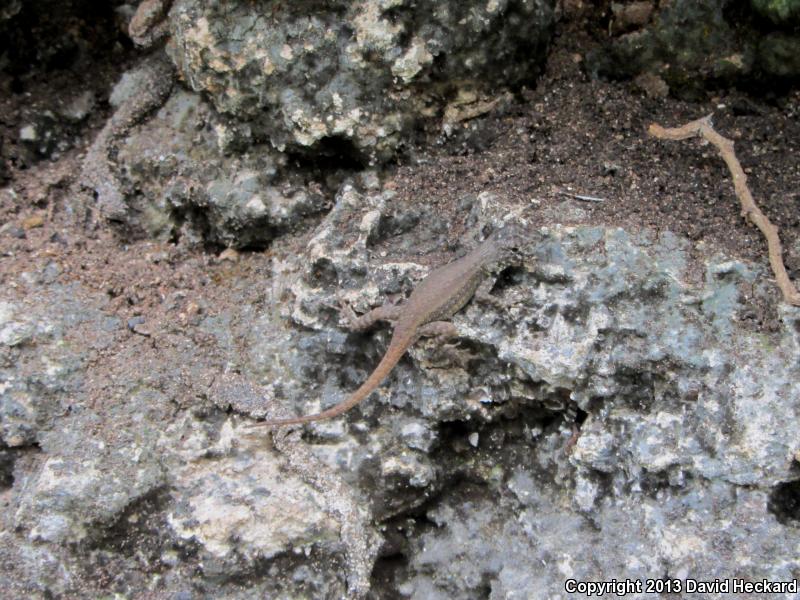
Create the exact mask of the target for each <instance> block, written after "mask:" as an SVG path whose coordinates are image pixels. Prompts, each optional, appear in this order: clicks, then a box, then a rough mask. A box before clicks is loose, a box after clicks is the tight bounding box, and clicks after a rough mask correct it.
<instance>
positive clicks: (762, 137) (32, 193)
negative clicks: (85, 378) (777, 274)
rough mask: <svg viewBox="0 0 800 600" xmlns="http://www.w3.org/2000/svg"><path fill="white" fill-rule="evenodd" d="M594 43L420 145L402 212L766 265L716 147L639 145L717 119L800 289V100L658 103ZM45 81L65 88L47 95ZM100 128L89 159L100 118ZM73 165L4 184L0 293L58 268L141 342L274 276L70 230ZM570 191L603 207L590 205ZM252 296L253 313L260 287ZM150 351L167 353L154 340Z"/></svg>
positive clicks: (69, 157)
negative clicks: (410, 208) (511, 214)
mask: <svg viewBox="0 0 800 600" xmlns="http://www.w3.org/2000/svg"><path fill="white" fill-rule="evenodd" d="M592 43H593V42H591V40H590V38H589V37H588V36H586V35H584V34H583V33H581V32H576V31H571V30H569V28H567V29H566V30H564V31H562V32H561V33H560V34H559V35H558V36H557V38H556V40H555V43H554V46H553V49H552V52H551V56H550V59H549V62H548V64H547V68H546V71H545V73H544V75H543V77H542V78H541V79H540V81H539V82H538V84H537V87H536V89H535V90H529V91H524V92H523V93H522V94H521V98H519V101H517V102H514V103H511V104H509V105H507V106H506V107H505V108H502V109H500V110H496V111H495V112H493V113H491V114H489V115H487V116H485V117H484V118H481V119H478V120H474V121H470V122H468V123H467V124H466V125H465V126H464V127H463V131H461V132H459V133H457V134H455V135H453V136H451V137H450V138H449V139H446V140H444V143H441V144H429V145H427V146H426V147H422V148H417V149H416V150H415V152H414V156H415V159H414V160H413V161H410V162H407V163H405V164H401V165H399V166H398V167H397V169H396V170H395V172H394V174H393V177H394V185H395V186H396V189H397V192H398V198H397V201H398V205H402V204H405V203H413V202H418V201H419V199H425V200H426V201H428V202H433V203H435V204H436V205H437V206H438V207H440V208H441V211H442V213H443V214H447V215H455V217H454V218H455V220H458V219H459V218H460V217H459V213H458V209H457V208H456V207H457V206H458V203H459V201H460V200H461V199H463V198H464V197H465V196H466V195H475V194H478V193H480V192H485V191H489V192H493V193H494V194H496V195H497V196H500V197H502V198H503V199H504V200H505V201H507V202H509V203H510V204H511V205H512V206H515V207H518V208H520V209H522V210H521V214H522V216H524V217H525V218H526V219H529V220H530V222H532V223H535V224H553V223H563V224H566V223H578V222H583V223H592V224H612V225H618V226H621V227H624V228H626V229H628V230H630V231H633V232H635V231H637V230H641V229H643V228H648V229H650V230H652V231H654V232H663V231H666V230H670V231H672V232H674V233H676V234H679V235H685V236H687V237H688V238H689V239H690V240H692V241H693V243H694V244H695V249H696V253H697V254H696V255H697V256H708V255H709V254H712V253H714V252H717V251H720V252H724V253H727V254H729V255H731V256H733V257H739V258H744V259H747V260H751V261H756V262H758V263H760V264H762V265H764V266H765V268H766V266H767V263H766V245H765V243H764V240H763V239H762V237H761V235H760V234H759V233H758V231H757V230H755V229H754V228H753V227H751V226H749V225H748V224H746V223H745V222H744V220H743V219H742V218H741V217H740V215H739V208H738V205H737V201H736V199H735V197H734V195H733V188H732V185H731V181H730V176H729V173H728V171H727V170H726V168H725V165H724V163H723V162H722V161H721V159H720V158H719V156H718V155H717V153H716V151H715V150H714V149H713V148H711V147H710V146H703V145H702V144H701V143H699V142H697V141H687V142H661V141H657V140H655V139H652V138H650V137H648V136H647V134H646V129H647V126H648V125H649V124H650V123H651V122H653V121H655V122H658V123H661V124H663V125H665V126H677V125H681V124H683V123H685V122H686V121H689V120H692V119H695V118H697V117H699V116H702V115H704V114H708V113H712V112H713V113H714V122H715V125H716V127H717V128H718V130H719V131H721V132H722V133H723V134H724V135H726V136H728V137H731V138H733V139H735V140H736V143H737V153H738V156H739V159H740V160H741V162H742V164H743V166H744V167H745V170H746V171H747V172H748V173H749V174H750V180H749V183H750V185H751V189H752V191H753V194H754V196H755V198H756V201H757V202H758V203H759V204H760V206H761V207H762V209H763V210H764V212H765V213H766V214H767V216H768V217H769V218H770V219H771V220H772V222H773V223H775V224H776V225H777V226H778V227H779V228H780V231H781V238H782V240H783V243H784V247H785V249H786V251H785V253H784V258H785V261H786V264H787V267H788V269H789V274H790V276H791V277H792V278H793V279H795V280H797V279H798V278H800V191H799V190H800V166H799V165H800V162H799V161H798V156H800V148H798V144H800V93H799V92H797V91H795V92H793V93H792V94H791V95H789V96H788V97H784V98H782V99H781V100H780V101H779V102H776V103H768V102H766V101H764V100H761V99H758V98H753V97H750V96H746V95H743V94H741V93H739V92H737V91H735V90H730V91H725V92H722V93H720V94H719V95H718V96H715V97H713V98H710V99H709V100H708V101H707V102H704V103H688V102H684V101H679V100H675V99H673V98H663V99H651V98H648V97H646V96H645V94H644V93H643V92H641V91H640V90H638V89H637V88H636V87H635V86H634V85H633V84H632V83H628V82H622V83H620V82H603V81H597V80H591V79H589V78H588V77H587V76H586V75H585V74H584V72H583V70H582V60H583V56H584V55H585V54H586V52H587V51H588V49H589V48H590V46H591V44H592ZM117 60H119V57H117ZM120 62H122V61H120ZM98 73H100V74H101V76H99V77H98V79H97V80H95V84H96V85H100V83H98V82H100V81H101V80H103V81H105V83H106V84H107V86H108V88H110V86H111V84H112V83H113V81H115V79H116V77H117V76H118V73H116V72H115V71H114V70H113V69H111V68H110V67H109V64H104V65H99V66H98ZM65 80H66V78H65V77H64V76H63V74H62V75H61V76H59V77H57V78H49V79H48V77H46V76H44V75H43V76H42V77H41V78H39V79H38V80H33V84H31V85H35V86H36V94H37V97H39V98H41V99H42V102H43V103H47V102H48V101H50V102H52V103H53V104H56V103H57V102H58V99H59V98H64V97H71V96H74V95H76V94H77V93H78V92H79V91H81V89H83V86H84V85H85V83H84V82H82V81H80V80H79V78H78V77H77V76H76V77H75V79H74V80H73V83H72V88H70V86H69V85H68V84H67V83H65ZM48 81H58V82H59V83H58V85H57V86H55V85H50V86H49V87H48V85H47V82H48ZM28 91H30V89H29V90H28ZM6 92H7V94H8V95H7V97H6V98H4V99H2V110H3V113H4V115H5V119H4V121H3V125H4V130H5V131H6V132H9V131H18V130H19V126H20V124H21V123H20V122H15V120H14V118H15V115H16V116H17V117H19V115H21V114H23V113H24V109H25V107H26V105H27V103H29V102H30V96H29V95H28V94H16V95H15V94H11V92H10V91H9V90H8V89H6ZM101 117H102V115H101ZM91 121H92V126H93V128H92V129H91V130H87V131H84V140H83V147H84V148H85V147H87V146H88V144H89V143H90V141H91V139H92V138H93V136H94V135H95V134H96V132H97V127H99V126H100V125H101V124H102V118H99V119H98V118H95V117H93V118H92V119H91ZM5 143H6V147H5V149H4V154H5V155H6V156H9V155H13V154H14V149H13V145H14V141H12V140H11V139H6V140H5ZM79 160H80V155H79V152H78V151H77V150H71V151H69V152H67V153H66V154H64V155H62V156H61V157H60V158H59V159H58V160H55V161H42V162H39V163H37V164H34V165H33V166H31V167H28V168H20V167H19V165H15V164H10V165H9V171H10V177H11V180H10V182H9V184H8V185H7V186H6V188H4V189H3V190H2V191H1V192H0V221H2V224H3V226H4V227H3V230H2V233H0V245H2V250H3V255H2V273H1V274H0V285H2V286H12V287H14V286H16V285H17V284H16V283H15V282H16V281H17V279H18V276H19V274H20V273H21V272H23V271H29V272H30V271H34V272H35V271H39V270H42V269H44V267H45V266H46V265H47V264H48V263H51V262H56V263H57V264H58V266H59V267H60V272H61V274H60V278H61V280H63V281H72V280H77V281H80V282H81V283H83V284H84V285H85V286H86V288H87V289H88V290H95V291H97V292H101V293H102V294H105V295H106V296H107V297H108V299H109V303H108V305H107V307H106V309H107V310H108V311H109V312H111V313H113V314H115V315H117V316H119V317H120V318H122V319H124V320H127V319H130V318H131V317H134V316H137V315H142V314H147V325H146V326H144V325H143V326H142V327H140V328H139V332H132V333H131V335H132V336H137V335H138V337H139V338H146V337H147V335H146V334H147V333H148V331H147V330H148V329H151V330H158V329H159V328H160V326H161V325H163V324H164V323H167V322H172V321H174V320H175V318H176V315H175V314H174V313H172V314H170V310H169V309H167V308H166V307H165V304H166V303H165V302H164V298H165V297H166V296H167V295H169V294H171V293H173V292H179V293H180V296H181V297H182V298H183V301H182V304H181V308H180V309H179V311H178V318H179V320H182V321H187V320H189V321H190V320H191V319H192V314H193V313H195V312H196V311H198V310H203V309H202V306H201V305H206V306H208V305H212V306H213V305H217V306H224V305H225V304H226V303H227V302H228V301H229V300H228V299H227V296H228V292H229V290H230V282H231V281H232V280H235V279H236V278H237V277H255V276H257V275H256V274H254V273H253V272H250V271H251V270H255V271H264V272H266V271H267V270H268V267H267V266H268V261H269V254H270V252H269V251H267V252H262V253H253V254H249V253H245V254H243V255H241V256H239V257H238V258H239V260H238V261H230V262H229V261H226V260H220V259H218V258H217V257H214V256H210V255H208V254H206V253H204V252H203V250H202V249H198V248H184V247H182V246H180V245H178V246H174V245H162V244H157V243H153V242H146V241H134V242H128V241H125V240H120V239H119V238H118V237H116V236H115V234H114V233H113V232H112V231H110V230H109V229H108V228H106V227H105V226H104V225H102V226H100V227H84V226H80V225H77V224H75V223H73V220H72V219H71V218H70V216H69V215H68V214H67V211H66V210H65V206H66V203H65V202H64V195H65V193H66V192H67V190H68V188H69V184H70V183H71V182H72V181H73V179H74V176H75V174H76V173H77V172H78V170H79V164H80V162H79ZM565 193H566V194H579V195H588V196H593V197H599V198H602V199H604V201H603V202H587V201H581V200H579V199H575V198H571V197H569V196H568V195H565ZM21 232H24V236H22V235H21ZM696 276H697V277H699V276H701V274H700V273H696ZM251 295H252V296H253V298H252V300H253V301H254V302H255V301H258V299H259V293H258V292H257V291H252V292H251ZM779 298H780V295H779V293H778V291H777V289H776V290H775V291H774V294H773V297H772V298H771V299H769V302H768V303H762V304H761V305H758V304H757V303H758V301H756V300H754V301H753V303H754V306H752V307H751V308H752V311H753V314H754V315H755V317H754V319H755V321H756V326H757V327H761V328H764V329H767V330H769V329H773V328H774V327H775V325H776V322H775V318H776V316H775V314H776V313H775V310H774V307H775V305H776V303H777V302H778V301H779ZM200 299H202V302H201V301H200ZM240 300H241V298H238V299H237V301H240ZM172 310H173V311H174V307H173V309H172ZM143 334H144V335H143ZM147 347H148V348H150V350H149V351H151V352H156V353H157V352H158V350H156V349H155V348H153V346H152V344H149V345H147ZM110 352H111V350H110Z"/></svg>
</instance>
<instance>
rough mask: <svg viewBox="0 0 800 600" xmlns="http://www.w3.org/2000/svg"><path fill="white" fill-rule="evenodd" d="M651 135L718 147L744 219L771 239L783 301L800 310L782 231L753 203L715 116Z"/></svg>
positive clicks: (657, 129) (656, 128)
mask: <svg viewBox="0 0 800 600" xmlns="http://www.w3.org/2000/svg"><path fill="white" fill-rule="evenodd" d="M648 133H649V134H650V135H652V136H654V137H657V138H658V139H661V140H685V139H687V138H690V137H695V136H699V137H702V138H704V139H705V140H706V141H708V142H709V143H711V144H713V145H714V146H716V148H717V150H719V153H720V154H721V155H722V158H723V160H724V161H725V164H727V165H728V169H729V170H730V172H731V175H732V176H733V188H734V191H735V192H736V197H737V198H738V199H739V203H740V204H741V207H742V216H743V217H744V218H745V219H747V220H748V221H750V222H751V223H752V224H753V225H755V226H756V227H758V228H759V230H761V233H763V234H764V237H765V238H766V239H767V251H768V254H769V264H770V266H771V267H772V272H773V273H774V274H775V280H776V282H777V283H778V287H779V288H780V290H781V292H782V293H783V299H784V300H785V301H786V302H788V303H789V304H794V305H795V306H800V292H798V291H797V288H795V287H794V285H793V284H792V281H791V280H790V279H789V275H788V274H787V273H786V267H785V266H784V264H783V256H782V253H783V250H782V249H781V240H780V237H779V236H778V228H777V227H776V226H775V225H773V224H772V223H770V221H769V219H767V217H766V216H765V215H764V213H763V212H761V209H759V208H758V206H757V205H756V203H755V201H754V200H753V196H752V195H751V194H750V190H749V189H748V187H747V176H746V175H745V174H744V171H743V170H742V165H741V164H739V160H738V159H737V158H736V154H735V153H734V151H733V142H732V141H731V140H729V139H728V138H726V137H723V136H722V135H720V134H719V133H717V132H716V131H715V130H714V127H713V126H712V125H711V115H708V116H706V117H703V118H702V119H697V120H696V121H692V122H690V123H687V124H686V125H683V126H682V127H672V128H668V129H667V128H664V127H662V126H661V125H658V124H657V123H653V124H651V125H650V127H649V129H648Z"/></svg>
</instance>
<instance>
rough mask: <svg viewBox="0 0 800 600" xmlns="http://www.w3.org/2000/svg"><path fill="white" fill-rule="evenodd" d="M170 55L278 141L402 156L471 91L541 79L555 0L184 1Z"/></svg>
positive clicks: (175, 13) (191, 78)
mask: <svg viewBox="0 0 800 600" xmlns="http://www.w3.org/2000/svg"><path fill="white" fill-rule="evenodd" d="M169 20H170V29H171V34H172V40H171V43H170V44H169V46H168V51H169V52H170V56H171V57H172V59H173V61H174V62H175V64H176V65H177V66H178V68H179V71H180V72H181V73H182V76H183V78H184V79H185V80H186V82H187V83H188V84H189V85H190V86H191V87H192V88H193V89H195V90H197V91H203V92H205V93H206V94H207V95H208V96H209V97H210V98H211V99H212V101H213V102H214V106H215V107H216V109H217V110H219V111H220V112H222V113H225V114H227V115H230V116H232V117H235V118H236V119H238V120H240V121H242V122H246V123H248V124H249V125H250V126H251V127H252V128H253V133H254V134H255V135H256V136H257V137H259V138H263V137H266V138H267V139H269V141H270V142H271V143H272V144H273V145H274V146H276V147H277V148H278V149H280V150H283V149H284V148H289V149H294V150H308V149H310V150H311V151H313V152H315V153H316V152H320V151H322V152H326V151H332V152H334V153H347V152H348V149H349V151H350V152H351V153H352V154H355V155H356V156H358V157H360V158H361V159H362V160H363V159H364V158H366V159H370V160H374V159H379V160H385V159H387V158H390V157H391V156H393V155H394V153H395V152H396V150H397V149H398V147H399V146H400V145H401V144H403V143H404V142H405V141H406V140H407V138H408V135H409V133H410V129H411V128H412V127H413V126H414V125H415V124H416V123H417V122H418V121H419V120H420V119H421V118H422V117H425V116H431V115H435V114H437V113H439V112H441V111H442V110H443V109H444V108H445V105H444V104H443V102H447V100H448V98H449V97H452V96H453V95H454V92H456V91H457V90H458V89H460V88H465V89H475V90H477V91H479V92H484V93H485V92H488V91H489V90H491V89H492V87H494V86H515V85H519V84H522V83H525V82H530V81H532V80H533V78H534V76H535V74H536V73H537V70H538V68H539V65H540V64H541V61H542V58H543V56H544V55H543V51H544V49H545V47H546V45H547V42H548V39H549V35H550V30H551V27H552V24H553V9H552V2H550V1H549V0H500V1H491V2H452V3H441V2H434V1H427V0H426V1H423V2H411V1H409V0H382V1H380V2H373V1H366V0H365V1H360V2H345V1H341V0H337V1H335V2H314V1H305V2H299V3H298V2H282V3H278V2H275V3H255V4H253V3H245V2H241V3H237V4H234V5H231V4H230V3H224V2H200V1H196V0H178V1H177V2H176V3H175V4H174V5H173V7H172V10H171V12H170V15H169Z"/></svg>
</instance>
